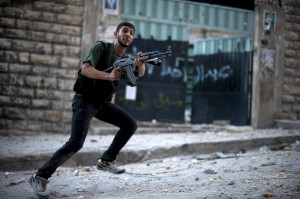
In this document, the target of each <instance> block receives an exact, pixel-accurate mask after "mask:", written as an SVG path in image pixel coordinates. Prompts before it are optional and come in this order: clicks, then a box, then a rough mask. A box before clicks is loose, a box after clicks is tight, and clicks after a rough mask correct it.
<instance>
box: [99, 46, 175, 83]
mask: <svg viewBox="0 0 300 199" xmlns="http://www.w3.org/2000/svg"><path fill="white" fill-rule="evenodd" d="M167 56H172V51H171V47H170V46H168V48H167V51H166V52H162V53H161V52H159V51H153V52H146V53H143V54H142V55H140V56H130V57H128V58H123V59H120V60H118V61H115V62H114V63H113V66H111V67H109V68H108V69H106V70H105V72H106V71H110V70H112V69H114V68H116V67H118V68H122V69H123V73H122V76H121V78H123V79H126V81H127V84H129V85H130V86H136V81H137V80H138V79H139V78H138V77H137V76H136V75H135V74H134V71H135V67H134V60H135V59H139V60H140V61H143V62H144V63H148V64H151V65H156V66H157V65H158V66H159V65H160V64H161V60H162V59H164V58H166V57H167Z"/></svg>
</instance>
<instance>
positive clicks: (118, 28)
mask: <svg viewBox="0 0 300 199" xmlns="http://www.w3.org/2000/svg"><path fill="white" fill-rule="evenodd" d="M122 26H129V27H130V28H132V29H133V30H134V31H135V28H134V25H133V24H132V23H129V22H122V23H119V25H118V26H117V28H116V31H117V32H118V31H119V30H120V29H121V28H122Z"/></svg>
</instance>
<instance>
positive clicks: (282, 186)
mask: <svg viewBox="0 0 300 199" xmlns="http://www.w3.org/2000/svg"><path fill="white" fill-rule="evenodd" d="M121 167H124V168H126V170H127V173H125V174H121V175H114V174H110V173H107V172H103V171H98V170H96V169H95V167H94V166H88V167H61V168H59V169H58V170H57V171H56V173H55V174H54V176H53V177H52V178H51V179H50V184H49V190H50V191H51V196H50V197H49V198H52V199H54V198H63V199H99V198H106V199H120V198H124V199H127V198H128V199H140V198H143V199H148V198H149V199H150V198H151V199H152V198H159V199H206V198H207V199H208V198H220V199H230V198H232V199H235V198H237V199H248V198H249V199H252V198H276V199H277V198H282V199H297V198H300V143H299V141H297V142H296V143H294V144H289V145H283V146H282V147H279V148H277V149H276V150H271V149H270V148H269V147H267V146H262V147H260V148H259V149H257V150H254V151H240V152H235V153H233V152H230V151H228V152H223V153H214V154H207V155H203V154H201V155H200V154H193V155H189V156H175V157H170V158H165V159H152V160H147V161H144V162H139V163H134V164H126V165H122V166H121ZM32 172H33V171H18V172H4V171H3V172H2V173H1V175H0V184H1V190H0V198H1V199H10V198H14V199H33V198H36V197H35V196H34V194H33V191H32V189H31V187H30V185H29V184H28V183H27V179H28V178H29V177H30V175H31V174H32Z"/></svg>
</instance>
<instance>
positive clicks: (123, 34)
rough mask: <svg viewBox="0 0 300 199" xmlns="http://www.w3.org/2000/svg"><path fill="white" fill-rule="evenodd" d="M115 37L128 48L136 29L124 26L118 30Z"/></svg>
mask: <svg viewBox="0 0 300 199" xmlns="http://www.w3.org/2000/svg"><path fill="white" fill-rule="evenodd" d="M115 37H116V39H117V40H118V42H119V44H120V45H121V46H122V47H124V48H126V47H128V46H129V45H130V44H131V43H132V41H133V37H134V30H133V29H132V28H131V27H130V26H122V27H121V28H120V30H119V31H118V32H116V33H115Z"/></svg>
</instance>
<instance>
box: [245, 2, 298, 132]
mask: <svg viewBox="0 0 300 199" xmlns="http://www.w3.org/2000/svg"><path fill="white" fill-rule="evenodd" d="M299 9H300V2H299V1H295V0H283V1H282V5H281V6H280V4H279V1H273V2H272V1H271V3H270V2H269V1H256V6H255V24H256V26H255V28H256V29H255V35H254V59H253V89H252V118H251V124H252V126H255V127H270V126H273V125H274V122H275V121H276V120H278V119H285V120H299V119H300V114H299V113H300V111H299V102H300V100H299V99H300V98H299V97H300V95H299V94H300V89H299V88H300V87H299V85H300V84H299V78H300V72H299V71H300V70H299V69H300V58H299V52H300V51H299V50H300V48H299V37H300V34H299V33H300V29H299V26H300V12H299ZM266 12H268V13H269V14H270V17H271V18H272V14H273V13H275V18H276V20H275V21H273V23H272V22H270V26H268V25H266V24H265V25H264V15H265V13H266Z"/></svg>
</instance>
